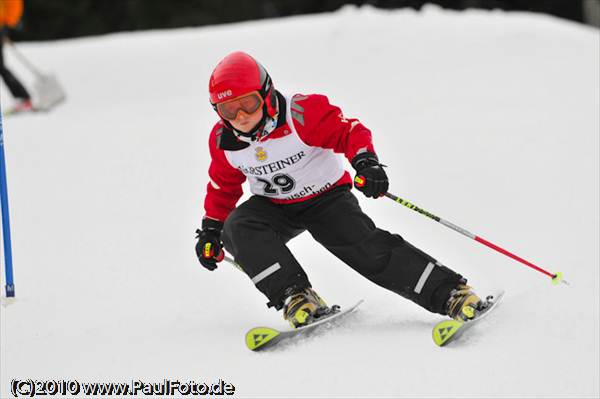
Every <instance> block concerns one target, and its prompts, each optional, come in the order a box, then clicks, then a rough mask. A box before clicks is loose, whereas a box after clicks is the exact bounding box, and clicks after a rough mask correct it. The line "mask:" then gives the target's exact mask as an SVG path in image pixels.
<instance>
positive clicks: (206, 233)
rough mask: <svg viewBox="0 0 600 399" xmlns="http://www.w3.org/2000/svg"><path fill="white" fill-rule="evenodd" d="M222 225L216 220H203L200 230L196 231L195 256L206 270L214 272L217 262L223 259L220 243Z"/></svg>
mask: <svg viewBox="0 0 600 399" xmlns="http://www.w3.org/2000/svg"><path fill="white" fill-rule="evenodd" d="M222 229H223V223H221V222H219V221H218V220H214V219H209V218H204V219H203V220H202V230H196V238H197V239H198V242H197V243H196V255H197V256H198V260H199V261H200V263H201V264H202V266H204V267H205V268H207V269H208V270H215V269H216V268H217V262H220V261H222V260H223V258H224V257H225V252H224V251H223V243H222V242H221V230H222Z"/></svg>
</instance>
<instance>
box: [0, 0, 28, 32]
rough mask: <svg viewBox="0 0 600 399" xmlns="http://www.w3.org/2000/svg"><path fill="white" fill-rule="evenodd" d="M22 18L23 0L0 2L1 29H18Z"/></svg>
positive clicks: (1, 0)
mask: <svg viewBox="0 0 600 399" xmlns="http://www.w3.org/2000/svg"><path fill="white" fill-rule="evenodd" d="M22 16H23V0H0V27H3V26H8V27H9V28H14V27H16V26H17V24H18V23H19V21H20V20H21V17H22Z"/></svg>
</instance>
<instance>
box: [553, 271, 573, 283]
mask: <svg viewBox="0 0 600 399" xmlns="http://www.w3.org/2000/svg"><path fill="white" fill-rule="evenodd" d="M560 283H563V284H566V285H570V284H569V283H568V282H567V280H565V279H564V278H563V274H562V273H561V272H556V273H555V274H554V276H553V277H552V285H558V284H560Z"/></svg>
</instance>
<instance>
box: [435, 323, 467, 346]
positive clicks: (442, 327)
mask: <svg viewBox="0 0 600 399" xmlns="http://www.w3.org/2000/svg"><path fill="white" fill-rule="evenodd" d="M462 325H463V323H461V322H460V321H457V320H444V321H441V322H439V323H438V324H436V325H435V327H434V328H433V331H432V338H433V342H435V344H436V345H437V346H444V345H446V343H448V342H449V341H450V338H452V336H453V335H454V334H455V333H456V332H457V331H458V330H460V328H461V327H462Z"/></svg>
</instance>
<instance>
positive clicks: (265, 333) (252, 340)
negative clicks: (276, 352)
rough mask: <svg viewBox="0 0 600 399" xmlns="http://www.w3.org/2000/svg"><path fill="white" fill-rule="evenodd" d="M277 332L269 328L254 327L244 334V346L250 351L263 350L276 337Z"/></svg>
mask: <svg viewBox="0 0 600 399" xmlns="http://www.w3.org/2000/svg"><path fill="white" fill-rule="evenodd" d="M279 334H280V332H279V331H277V330H275V329H273V328H269V327H256V328H253V329H251V330H250V331H248V332H247V333H246V346H247V347H248V349H250V350H251V351H257V350H260V349H263V348H264V347H265V346H267V344H268V343H269V342H272V341H273V339H275V338H276V337H278V336H279Z"/></svg>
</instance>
